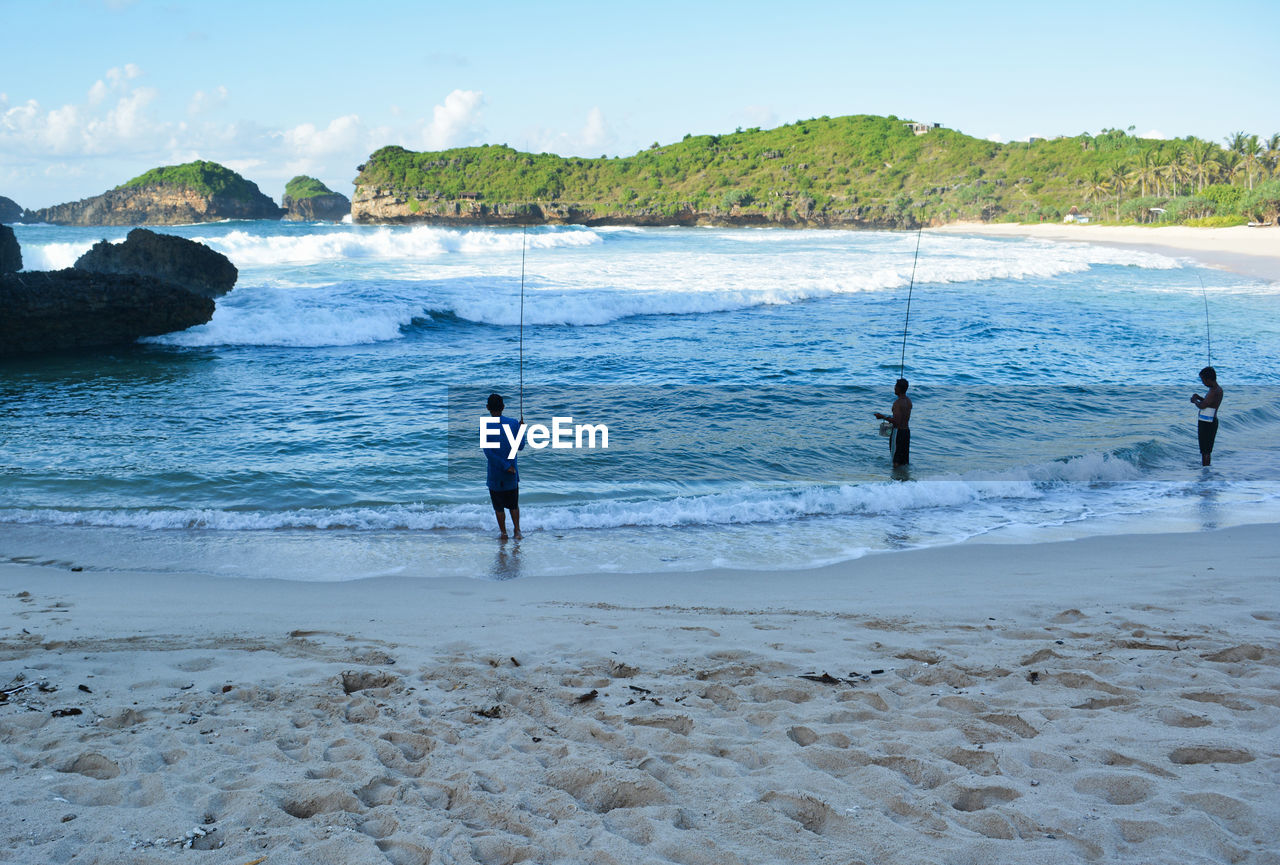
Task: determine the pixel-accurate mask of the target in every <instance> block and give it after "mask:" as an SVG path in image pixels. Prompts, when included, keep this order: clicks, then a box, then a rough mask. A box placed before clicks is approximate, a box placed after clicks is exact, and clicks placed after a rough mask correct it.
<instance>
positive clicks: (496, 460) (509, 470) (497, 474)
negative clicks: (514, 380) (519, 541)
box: [481, 393, 525, 541]
mask: <svg viewBox="0 0 1280 865" xmlns="http://www.w3.org/2000/svg"><path fill="white" fill-rule="evenodd" d="M485 407H486V408H488V409H489V414H490V415H491V416H492V417H496V418H497V419H498V422H497V424H493V426H492V427H491V428H494V432H496V433H497V435H496V436H494V438H497V439H498V442H499V444H498V446H497V447H492V448H481V451H482V452H483V453H484V458H485V460H487V461H488V463H489V474H488V477H487V479H486V484H487V485H488V487H489V501H490V502H491V503H492V504H493V514H494V516H495V517H497V518H498V531H499V532H500V537H501V539H502V540H504V541H505V540H506V539H507V515H506V511H511V527H512V528H513V529H515V536H516V537H517V538H518V537H520V471H519V470H518V469H517V468H516V458H515V457H514V456H512V455H511V443H512V442H513V441H515V439H516V435H517V434H518V433H519V431H520V428H521V427H523V426H524V418H520V420H518V421H517V420H516V419H515V418H512V417H506V416H505V415H504V414H503V413H502V410H503V409H504V408H506V403H505V402H504V401H503V399H502V397H501V396H499V395H498V394H496V393H491V394H489V401H488V402H487V403H486V404H485ZM491 423H492V422H491ZM524 445H525V441H524V439H523V438H521V439H520V447H519V448H518V449H519V450H524Z"/></svg>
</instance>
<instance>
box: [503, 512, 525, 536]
mask: <svg viewBox="0 0 1280 865" xmlns="http://www.w3.org/2000/svg"><path fill="white" fill-rule="evenodd" d="M511 528H513V529H515V536H516V537H517V538H520V537H524V536H523V535H521V534H520V509H519V508H512V509H511ZM503 536H504V537H505V536H506V530H505V529H504V530H503Z"/></svg>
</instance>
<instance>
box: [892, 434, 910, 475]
mask: <svg viewBox="0 0 1280 865" xmlns="http://www.w3.org/2000/svg"><path fill="white" fill-rule="evenodd" d="M889 453H890V454H891V455H892V456H893V464H894V465H895V466H905V465H906V464H907V463H909V462H911V430H909V429H896V430H894V431H893V432H891V433H889Z"/></svg>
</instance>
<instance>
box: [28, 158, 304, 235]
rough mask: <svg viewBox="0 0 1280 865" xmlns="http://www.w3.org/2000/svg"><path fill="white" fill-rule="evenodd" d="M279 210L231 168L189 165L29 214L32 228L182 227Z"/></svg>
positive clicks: (275, 215) (270, 214)
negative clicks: (36, 224) (34, 224)
mask: <svg viewBox="0 0 1280 865" xmlns="http://www.w3.org/2000/svg"><path fill="white" fill-rule="evenodd" d="M283 213H284V211H282V210H281V209H280V208H279V207H277V206H276V204H275V202H274V201H272V200H271V199H270V198H269V197H267V196H266V195H263V194H262V192H261V191H260V190H259V189H258V186H257V184H255V183H253V182H252V181H249V180H245V179H244V178H243V177H241V176H240V175H239V174H237V173H236V172H234V171H232V170H231V169H229V168H225V167H224V166H221V165H218V164H217V163H216V162H189V163H186V164H184V165H173V166H166V167H164V168H155V169H152V170H151V171H148V172H147V173H146V174H143V175H140V176H138V177H135V178H133V179H132V180H130V181H129V182H128V183H125V184H123V185H121V186H117V187H116V188H115V189H112V190H109V191H108V192H104V193H103V194H102V195H96V196H94V197H92V198H85V199H82V200H80V201H74V202H69V203H67V204H57V205H54V206H53V207H46V208H42V209H40V210H35V211H29V212H28V214H27V220H28V221H30V222H49V223H52V224H54V225H180V224H188V223H193V222H215V221H219V220H223V219H279V218H280V217H281V216H282V215H283Z"/></svg>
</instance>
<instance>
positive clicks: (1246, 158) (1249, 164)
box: [1240, 135, 1262, 190]
mask: <svg viewBox="0 0 1280 865" xmlns="http://www.w3.org/2000/svg"><path fill="white" fill-rule="evenodd" d="M1240 146H1241V149H1240V156H1241V163H1242V165H1243V167H1244V172H1245V177H1246V178H1248V181H1249V189H1250V190H1252V189H1253V175H1254V173H1255V172H1259V173H1260V172H1261V170H1262V142H1260V141H1259V140H1258V136H1256V135H1250V136H1249V137H1248V138H1246V139H1245V140H1244V141H1243V142H1242V143H1241V145H1240Z"/></svg>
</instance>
